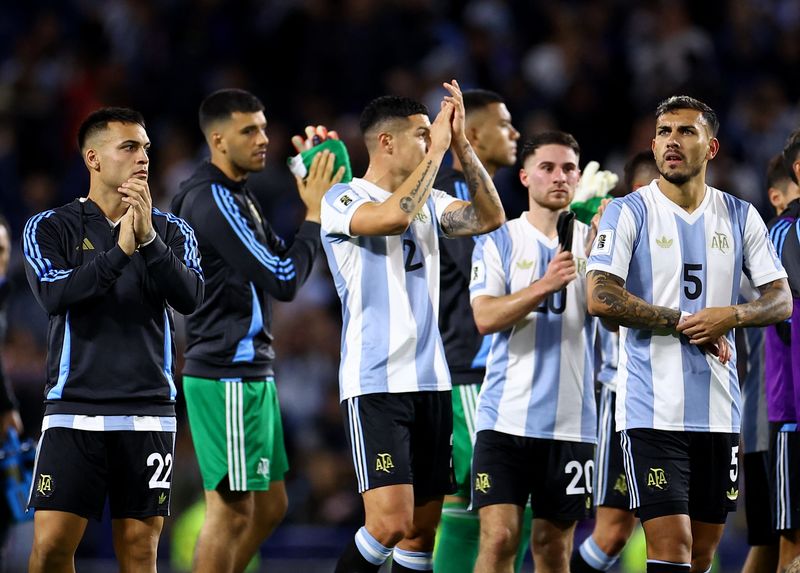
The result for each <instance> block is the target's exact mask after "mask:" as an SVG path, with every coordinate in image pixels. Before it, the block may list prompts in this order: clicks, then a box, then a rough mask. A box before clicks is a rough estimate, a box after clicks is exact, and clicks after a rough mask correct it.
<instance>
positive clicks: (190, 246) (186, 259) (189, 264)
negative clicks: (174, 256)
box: [153, 209, 203, 279]
mask: <svg viewBox="0 0 800 573" xmlns="http://www.w3.org/2000/svg"><path fill="white" fill-rule="evenodd" d="M153 214H154V215H158V216H161V217H166V218H167V221H169V222H170V223H173V224H174V225H177V227H178V229H180V231H181V233H182V234H183V264H185V265H186V268H188V269H191V270H193V271H194V272H195V273H197V274H198V275H199V276H200V279H203V269H202V268H201V267H200V249H199V247H198V245H197V238H196V237H195V236H194V229H192V228H191V227H190V226H189V223H187V222H186V221H184V220H183V219H181V218H180V217H176V216H175V215H173V214H172V213H165V212H163V211H159V210H158V209H153Z"/></svg>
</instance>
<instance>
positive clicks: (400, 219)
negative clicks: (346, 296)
mask: <svg viewBox="0 0 800 573" xmlns="http://www.w3.org/2000/svg"><path fill="white" fill-rule="evenodd" d="M452 115H453V106H452V105H450V104H445V105H443V106H442V109H441V111H439V114H438V115H437V116H436V119H435V120H434V122H433V124H432V125H431V127H430V138H431V143H430V145H429V146H428V152H427V153H426V154H425V158H424V159H423V160H422V162H421V163H420V164H419V165H417V167H416V169H414V171H412V172H411V175H409V176H408V177H407V178H406V179H405V181H403V183H401V184H400V186H399V187H397V189H395V190H394V191H393V192H392V196H391V197H389V198H388V199H386V201H383V202H381V203H373V202H368V203H364V204H363V205H361V206H360V207H359V208H358V210H357V211H356V212H355V213H354V214H353V218H352V219H351V220H350V233H351V234H352V235H355V236H359V235H366V236H369V235H400V234H402V233H403V232H404V231H405V230H406V229H408V226H409V225H410V224H411V222H412V221H413V220H414V217H415V216H416V215H417V213H418V212H419V210H420V209H421V208H422V206H423V205H424V204H425V201H427V200H428V196H429V195H430V193H431V189H432V188H433V181H434V179H436V174H437V173H438V172H439V166H440V165H441V163H442V158H443V157H444V154H445V152H446V151H447V148H448V146H449V145H450V120H451V117H452ZM398 145H399V144H398ZM406 145H407V144H406ZM368 173H369V172H368Z"/></svg>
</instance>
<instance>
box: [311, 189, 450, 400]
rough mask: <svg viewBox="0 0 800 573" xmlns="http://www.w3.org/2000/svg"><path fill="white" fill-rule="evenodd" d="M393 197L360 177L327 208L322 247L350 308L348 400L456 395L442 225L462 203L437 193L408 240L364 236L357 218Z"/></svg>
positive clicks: (343, 388) (344, 377) (332, 193)
mask: <svg viewBox="0 0 800 573" xmlns="http://www.w3.org/2000/svg"><path fill="white" fill-rule="evenodd" d="M390 196H391V194H390V193H389V192H388V191H385V190H383V189H381V188H380V187H378V186H376V185H374V184H373V183H370V182H369V181H366V180H364V179H359V178H355V179H353V180H352V181H350V182H349V183H348V184H346V185H345V184H338V185H334V186H333V187H332V188H331V189H330V190H329V191H328V192H327V193H326V194H325V197H324V199H323V201H322V215H321V219H322V231H321V232H322V246H323V248H324V249H325V254H326V256H327V259H328V266H329V267H330V269H331V274H332V275H333V280H334V283H335V284H336V291H337V293H338V294H339V298H340V299H341V301H342V321H343V331H344V332H343V335H342V347H341V364H340V367H339V397H340V399H341V400H345V399H347V398H352V397H354V396H361V395H364V394H373V393H377V392H390V393H398V392H422V391H430V390H433V391H440V390H450V374H449V372H448V369H447V363H446V361H445V355H444V347H443V345H442V339H441V336H440V335H439V327H438V324H437V320H438V317H437V314H438V308H439V234H440V233H441V228H440V226H439V219H440V217H441V215H442V213H443V212H444V210H445V209H446V208H447V206H448V205H450V204H451V203H452V202H453V201H455V199H454V198H453V197H451V196H450V195H448V194H447V193H444V192H443V191H439V190H436V189H434V190H433V191H431V195H430V197H429V198H428V200H427V202H426V203H425V205H424V206H423V207H422V209H420V211H419V213H418V214H417V216H416V217H415V219H414V221H413V222H412V223H411V225H410V226H409V228H408V229H406V231H405V232H404V233H403V234H402V235H392V236H371V237H358V236H353V235H352V234H351V232H350V220H351V219H352V217H353V214H354V213H355V212H356V211H357V210H358V209H359V207H361V206H362V205H364V204H365V203H368V202H375V203H381V202H383V201H385V200H386V199H388V198H389V197H390Z"/></svg>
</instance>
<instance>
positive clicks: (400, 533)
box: [367, 514, 413, 547]
mask: <svg viewBox="0 0 800 573" xmlns="http://www.w3.org/2000/svg"><path fill="white" fill-rule="evenodd" d="M412 528H413V521H412V518H411V515H408V516H406V515H404V514H395V515H387V516H383V517H380V518H378V519H373V520H370V523H369V524H367V529H368V530H369V532H370V533H371V534H372V536H373V537H374V538H375V539H376V540H378V541H379V542H380V543H381V545H384V546H385V547H394V546H395V545H397V543H399V542H400V540H401V539H404V538H405V537H406V534H408V533H409V532H410V531H411V530H412Z"/></svg>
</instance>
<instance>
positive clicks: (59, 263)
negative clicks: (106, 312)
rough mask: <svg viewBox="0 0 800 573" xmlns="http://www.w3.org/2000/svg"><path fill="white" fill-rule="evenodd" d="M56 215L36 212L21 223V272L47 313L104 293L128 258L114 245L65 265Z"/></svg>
mask: <svg viewBox="0 0 800 573" xmlns="http://www.w3.org/2000/svg"><path fill="white" fill-rule="evenodd" d="M56 217H57V215H56V214H55V212H54V211H45V212H44V213H40V214H38V215H36V216H34V217H32V218H31V219H29V220H28V222H27V223H26V224H25V229H24V231H23V238H22V252H23V254H24V255H25V274H26V276H27V278H28V284H29V285H30V287H31V290H32V291H33V294H34V296H35V297H36V300H37V301H38V302H39V304H40V305H42V308H44V309H45V310H46V311H47V312H48V313H49V314H60V313H63V312H65V311H66V310H67V309H68V308H69V307H70V306H71V305H73V304H76V303H79V302H81V301H84V300H88V299H90V298H92V297H95V296H97V295H100V294H104V293H106V292H107V291H108V289H109V288H111V285H113V284H114V282H115V281H116V280H117V279H118V278H119V276H120V275H121V274H122V271H123V270H124V269H125V267H126V266H127V265H128V264H129V263H130V261H131V258H130V257H129V256H128V255H126V254H125V252H124V251H123V250H122V249H121V248H120V247H119V245H115V246H114V247H113V248H111V249H109V250H108V251H106V252H103V253H98V254H97V255H96V256H95V257H94V258H93V259H92V260H91V261H88V262H86V263H84V264H82V265H78V266H72V265H70V264H69V262H68V260H67V257H66V253H65V250H64V249H65V248H67V247H65V245H64V243H65V241H64V238H63V237H62V232H61V231H60V227H59V224H58V223H57V222H56Z"/></svg>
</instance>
